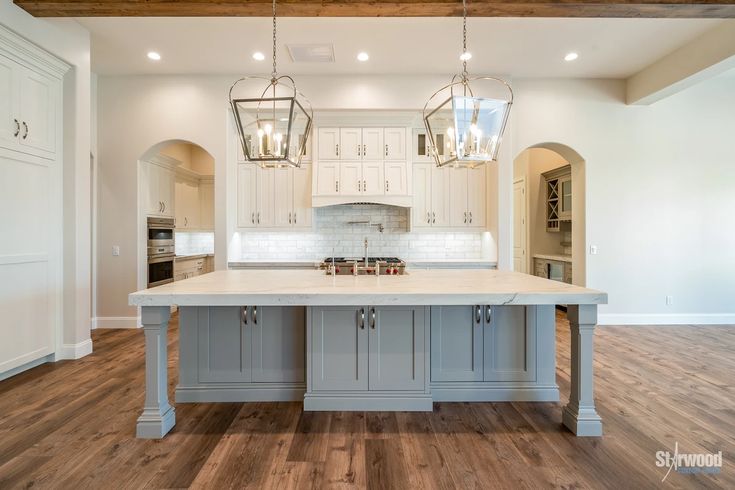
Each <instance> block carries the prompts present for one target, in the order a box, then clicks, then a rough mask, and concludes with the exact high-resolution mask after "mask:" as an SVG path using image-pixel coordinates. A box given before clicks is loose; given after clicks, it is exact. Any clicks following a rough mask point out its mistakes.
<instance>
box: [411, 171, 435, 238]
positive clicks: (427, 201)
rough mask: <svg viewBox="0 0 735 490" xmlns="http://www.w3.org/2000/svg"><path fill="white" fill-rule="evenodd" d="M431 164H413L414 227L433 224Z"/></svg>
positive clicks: (412, 216)
mask: <svg viewBox="0 0 735 490" xmlns="http://www.w3.org/2000/svg"><path fill="white" fill-rule="evenodd" d="M431 168H432V165H431V164H423V163H422V164H417V165H414V166H413V208H412V209H411V219H412V221H413V226H414V228H425V227H429V226H431Z"/></svg>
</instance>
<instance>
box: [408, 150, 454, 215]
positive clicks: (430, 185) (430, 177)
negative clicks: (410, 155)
mask: <svg viewBox="0 0 735 490" xmlns="http://www.w3.org/2000/svg"><path fill="white" fill-rule="evenodd" d="M452 170H455V169H444V168H438V167H436V166H435V165H433V164H429V163H425V164H423V163H422V164H416V165H414V166H413V226H414V227H417V228H422V227H423V228H426V227H441V228H447V227H450V226H452V225H451V222H450V217H451V214H450V213H451V206H450V205H451V196H452V194H451V189H450V172H451V171H452Z"/></svg>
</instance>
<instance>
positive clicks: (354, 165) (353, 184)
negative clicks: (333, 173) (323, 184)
mask: <svg viewBox="0 0 735 490" xmlns="http://www.w3.org/2000/svg"><path fill="white" fill-rule="evenodd" d="M339 193H340V194H342V195H344V196H356V195H358V194H362V163H360V162H342V163H340V164H339Z"/></svg>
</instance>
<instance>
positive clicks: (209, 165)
mask: <svg viewBox="0 0 735 490" xmlns="http://www.w3.org/2000/svg"><path fill="white" fill-rule="evenodd" d="M160 153H161V154H163V155H166V156H169V157H171V158H175V159H176V160H178V161H180V162H181V166H182V167H184V168H186V169H188V170H191V171H193V172H196V173H198V174H200V175H214V158H212V155H210V154H209V153H207V151H206V150H205V149H204V148H202V147H201V146H198V145H192V144H191V143H184V142H176V143H171V144H170V145H167V146H165V147H163V148H162V149H161V152H160Z"/></svg>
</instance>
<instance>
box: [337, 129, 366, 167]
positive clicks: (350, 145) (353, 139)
mask: <svg viewBox="0 0 735 490" xmlns="http://www.w3.org/2000/svg"><path fill="white" fill-rule="evenodd" d="M360 155H362V129H360V128H340V129H339V158H340V160H359V159H360Z"/></svg>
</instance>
